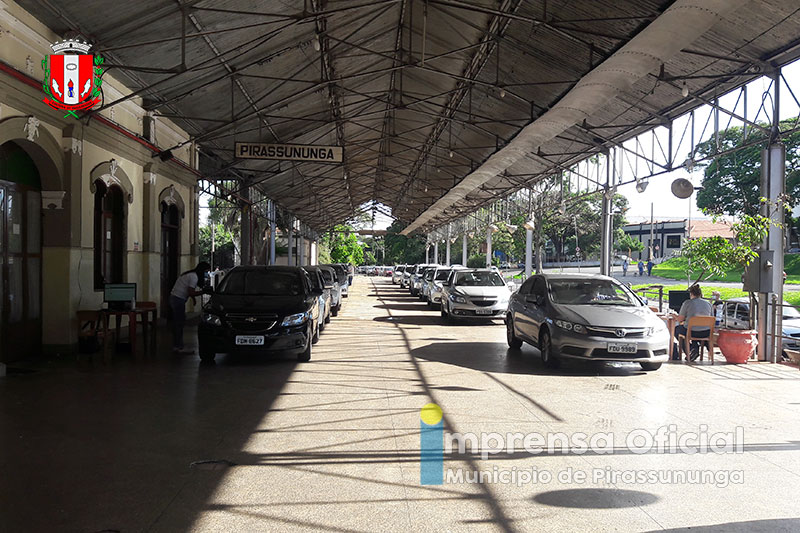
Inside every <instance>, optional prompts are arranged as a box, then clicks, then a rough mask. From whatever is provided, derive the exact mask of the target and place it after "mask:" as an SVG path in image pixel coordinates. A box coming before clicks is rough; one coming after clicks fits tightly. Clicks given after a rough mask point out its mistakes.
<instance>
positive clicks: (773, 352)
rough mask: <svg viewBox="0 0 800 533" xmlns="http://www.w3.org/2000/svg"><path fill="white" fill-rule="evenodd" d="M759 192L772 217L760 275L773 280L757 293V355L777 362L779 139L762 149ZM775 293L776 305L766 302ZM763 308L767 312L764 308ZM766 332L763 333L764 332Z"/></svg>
mask: <svg viewBox="0 0 800 533" xmlns="http://www.w3.org/2000/svg"><path fill="white" fill-rule="evenodd" d="M761 158H762V161H763V163H762V165H761V196H763V197H765V198H766V199H767V200H768V201H769V202H768V203H766V204H765V205H763V206H762V209H761V211H762V213H761V214H762V215H764V216H768V217H769V218H770V219H771V220H772V224H770V227H769V233H768V234H767V239H766V243H765V246H764V247H763V249H764V250H765V251H767V252H772V254H771V259H772V268H771V270H770V271H769V272H768V273H766V274H762V277H771V278H772V282H771V283H769V284H768V285H771V287H769V289H771V292H766V291H765V292H761V293H759V295H758V305H759V309H758V315H759V318H760V319H762V320H760V324H759V327H758V332H759V342H758V354H759V359H762V358H763V360H766V361H771V362H773V363H777V362H778V361H780V360H781V352H782V351H783V348H782V345H781V344H782V341H781V340H780V339H778V338H776V337H775V336H773V335H781V334H782V331H783V320H782V318H783V313H782V312H781V311H782V310H783V308H782V307H780V305H781V303H783V266H784V265H783V249H784V245H785V242H784V233H783V232H784V229H783V222H784V212H783V208H782V207H780V206H776V205H775V202H776V201H778V200H779V199H780V198H781V197H782V196H783V194H784V190H785V183H786V146H785V145H783V144H780V143H775V144H771V145H769V147H767V148H766V149H765V150H763V151H762V152H761ZM773 294H774V295H775V296H776V298H775V300H776V303H777V306H772V305H767V304H768V303H769V304H771V303H772V301H773V298H772V295H773ZM765 310H766V312H765ZM764 333H766V335H765V334H764ZM762 346H763V349H762Z"/></svg>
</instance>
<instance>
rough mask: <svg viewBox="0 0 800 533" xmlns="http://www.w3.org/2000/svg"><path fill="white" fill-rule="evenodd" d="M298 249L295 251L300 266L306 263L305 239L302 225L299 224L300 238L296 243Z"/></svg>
mask: <svg viewBox="0 0 800 533" xmlns="http://www.w3.org/2000/svg"><path fill="white" fill-rule="evenodd" d="M298 248H299V250H298V251H297V256H298V259H300V266H305V265H306V239H305V237H304V236H303V225H302V224H301V225H300V239H299V244H298Z"/></svg>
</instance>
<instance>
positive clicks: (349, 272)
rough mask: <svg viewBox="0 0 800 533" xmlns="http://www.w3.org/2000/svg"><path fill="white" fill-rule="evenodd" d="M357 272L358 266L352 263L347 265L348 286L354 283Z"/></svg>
mask: <svg viewBox="0 0 800 533" xmlns="http://www.w3.org/2000/svg"><path fill="white" fill-rule="evenodd" d="M355 274H356V267H354V266H353V264H352V263H351V264H349V265H347V286H348V287H349V286H350V285H352V284H353V276H355Z"/></svg>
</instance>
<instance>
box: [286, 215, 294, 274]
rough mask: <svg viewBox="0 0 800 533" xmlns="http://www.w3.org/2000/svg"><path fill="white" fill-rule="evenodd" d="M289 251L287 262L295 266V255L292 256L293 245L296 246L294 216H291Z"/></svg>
mask: <svg viewBox="0 0 800 533" xmlns="http://www.w3.org/2000/svg"><path fill="white" fill-rule="evenodd" d="M288 242H289V252H288V259H287V261H286V264H287V265H289V266H294V257H292V247H293V246H294V217H290V218H289V240H288Z"/></svg>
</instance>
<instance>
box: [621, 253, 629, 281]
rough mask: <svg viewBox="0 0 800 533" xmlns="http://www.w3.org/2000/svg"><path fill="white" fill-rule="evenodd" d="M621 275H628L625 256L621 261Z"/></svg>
mask: <svg viewBox="0 0 800 533" xmlns="http://www.w3.org/2000/svg"><path fill="white" fill-rule="evenodd" d="M622 275H623V276H627V275H628V257H627V256H626V257H625V258H624V259H623V260H622Z"/></svg>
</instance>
